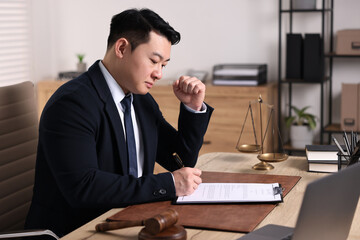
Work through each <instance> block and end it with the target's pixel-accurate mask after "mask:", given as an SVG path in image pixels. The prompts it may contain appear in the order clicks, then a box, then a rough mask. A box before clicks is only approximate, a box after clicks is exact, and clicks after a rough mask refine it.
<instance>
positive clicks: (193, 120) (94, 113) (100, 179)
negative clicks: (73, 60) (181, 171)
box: [26, 62, 213, 236]
mask: <svg viewBox="0 0 360 240" xmlns="http://www.w3.org/2000/svg"><path fill="white" fill-rule="evenodd" d="M133 104H134V108H135V112H136V114H137V118H138V119H139V122H140V130H141V136H142V140H143V144H144V169H143V177H141V178H134V177H132V176H130V175H128V163H127V151H126V143H125V139H124V133H123V129H122V125H121V120H120V117H119V114H118V111H117V108H116V106H115V103H114V101H113V98H112V95H111V93H110V89H109V88H108V86H107V83H106V81H105V79H104V77H103V75H102V73H101V70H100V68H99V65H98V62H96V63H95V64H94V65H93V66H92V67H91V68H90V69H89V71H88V72H86V73H84V74H83V75H81V76H80V77H78V78H77V79H74V80H71V81H69V82H68V83H66V84H64V85H63V86H62V87H60V88H59V89H58V90H57V91H56V92H55V93H54V95H53V96H52V97H51V98H50V100H49V101H48V103H47V104H46V106H45V108H44V110H43V113H42V116H41V120H40V127H39V143H38V153H37V162H36V174H35V185H34V196H33V201H32V204H31V207H30V211H29V214H28V217H27V222H26V228H47V229H51V230H53V231H54V232H55V233H56V234H58V235H60V236H62V235H64V234H67V233H69V232H70V231H72V230H74V229H75V228H77V227H79V226H81V225H82V224H84V223H86V222H88V221H90V220H92V219H93V218H95V217H97V216H98V215H100V214H102V213H103V212H105V211H107V210H109V209H111V208H115V207H125V206H128V205H131V204H137V203H144V202H153V201H162V200H169V199H173V198H175V187H174V184H173V179H172V176H171V174H170V173H161V174H157V175H153V170H154V164H155V161H156V162H158V163H159V164H160V165H162V166H163V167H165V168H166V169H168V170H169V171H174V170H176V169H177V168H178V166H177V165H176V163H175V161H174V160H173V159H172V153H173V152H177V153H178V154H179V155H180V157H181V158H182V159H183V161H184V164H185V166H189V167H194V166H195V164H196V161H197V157H198V152H199V150H200V148H201V146H202V142H203V136H204V134H205V132H206V129H207V126H208V122H209V119H210V115H211V112H212V110H213V109H212V108H211V107H210V106H207V108H208V110H207V112H206V113H202V114H194V113H191V112H189V111H187V110H186V109H185V108H184V106H183V105H182V104H180V115H179V121H178V122H179V124H178V131H176V130H175V129H174V128H173V127H172V126H171V125H169V124H168V123H167V122H166V121H165V119H164V118H163V116H162V114H161V112H160V110H159V107H158V105H157V103H156V102H155V100H154V99H153V98H152V96H151V95H150V94H146V95H134V102H133Z"/></svg>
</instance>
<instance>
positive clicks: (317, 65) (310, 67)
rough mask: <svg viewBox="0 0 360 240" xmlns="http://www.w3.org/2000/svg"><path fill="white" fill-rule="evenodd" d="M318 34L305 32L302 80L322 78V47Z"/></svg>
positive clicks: (312, 80) (313, 80)
mask: <svg viewBox="0 0 360 240" xmlns="http://www.w3.org/2000/svg"><path fill="white" fill-rule="evenodd" d="M322 45H323V44H322V39H321V36H320V34H317V33H314V34H309V33H307V34H305V38H304V58H303V62H304V80H305V81H309V82H320V81H322V80H323V78H324V64H323V62H324V49H323V46H322Z"/></svg>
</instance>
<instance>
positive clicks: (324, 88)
mask: <svg viewBox="0 0 360 240" xmlns="http://www.w3.org/2000/svg"><path fill="white" fill-rule="evenodd" d="M283 1H284V0H279V58H278V83H279V84H278V109H279V111H278V114H279V115H278V119H279V125H281V122H282V118H283V116H282V111H281V108H282V95H283V91H287V95H288V98H289V99H288V103H289V104H288V106H287V107H286V109H285V110H286V111H287V113H286V115H287V116H291V114H292V113H291V106H292V105H293V103H292V101H293V99H292V96H293V92H294V91H295V90H294V89H293V86H294V85H298V84H303V85H304V84H307V85H309V84H314V85H320V93H319V95H320V97H319V103H320V113H319V118H320V122H319V125H320V143H321V144H322V143H324V133H325V126H326V125H331V122H332V119H331V114H332V57H330V58H329V59H326V58H327V57H329V56H332V55H329V54H326V55H324V57H322V59H321V60H322V62H323V66H324V68H323V69H324V72H323V74H322V77H321V78H319V79H316V80H313V81H304V79H286V78H283V74H282V72H283V65H284V61H283V55H284V54H283V51H282V50H283V45H284V44H283V42H282V39H283V32H282V24H283V22H284V20H283V18H282V16H283V15H285V14H287V15H288V26H289V30H288V31H287V33H293V15H295V14H303V15H306V14H310V13H314V14H320V15H321V20H320V21H321V30H320V31H319V33H320V35H321V42H322V44H321V45H322V48H324V49H323V50H324V52H327V53H328V52H332V47H333V42H332V41H333V0H331V1H330V2H329V1H326V2H327V3H328V4H325V0H322V6H321V8H320V9H293V7H292V0H286V3H287V7H286V8H284V6H283ZM327 5H329V6H327ZM304 21H306V19H305V20H304ZM326 27H329V29H330V32H329V33H327V32H326V31H325V28H326ZM325 46H328V48H329V50H327V49H325ZM285 88H287V89H286V90H284V89H285ZM314 101H317V99H316V98H315V99H314ZM294 105H295V106H296V103H295V104H294ZM325 113H326V114H327V115H328V116H327V117H326V116H325ZM325 119H327V121H325ZM329 131H330V130H329ZM329 139H330V137H329ZM286 148H287V149H288V150H289V149H291V146H287V147H286Z"/></svg>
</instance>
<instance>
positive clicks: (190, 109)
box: [184, 103, 207, 113]
mask: <svg viewBox="0 0 360 240" xmlns="http://www.w3.org/2000/svg"><path fill="white" fill-rule="evenodd" d="M184 106H185V108H186V110H188V111H189V112H192V113H206V110H207V106H206V105H205V103H202V106H201V109H200V110H199V111H198V110H194V109H192V108H191V107H188V106H186V105H185V104H184Z"/></svg>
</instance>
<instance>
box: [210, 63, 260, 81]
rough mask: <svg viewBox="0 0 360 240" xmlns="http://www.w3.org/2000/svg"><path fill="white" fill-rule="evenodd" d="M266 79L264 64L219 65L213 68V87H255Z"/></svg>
mask: <svg viewBox="0 0 360 240" xmlns="http://www.w3.org/2000/svg"><path fill="white" fill-rule="evenodd" d="M266 79H267V65H266V64H221V65H215V66H214V68H213V84H214V85H234V86H257V85H260V84H263V83H266Z"/></svg>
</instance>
